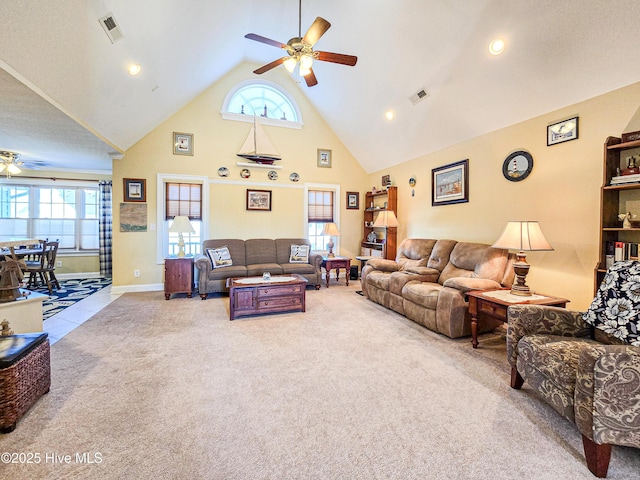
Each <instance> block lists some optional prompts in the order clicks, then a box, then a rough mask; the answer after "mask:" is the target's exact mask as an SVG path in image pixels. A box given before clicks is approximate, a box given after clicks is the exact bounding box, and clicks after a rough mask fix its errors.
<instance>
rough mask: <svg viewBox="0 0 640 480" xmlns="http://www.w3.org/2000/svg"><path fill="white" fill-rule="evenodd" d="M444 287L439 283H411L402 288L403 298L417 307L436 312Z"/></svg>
mask: <svg viewBox="0 0 640 480" xmlns="http://www.w3.org/2000/svg"><path fill="white" fill-rule="evenodd" d="M440 290H442V286H440V285H438V284H437V283H427V282H409V283H407V284H406V285H405V286H404V287H403V288H402V297H403V298H404V299H405V300H408V301H410V302H412V303H415V304H416V305H420V306H421V307H424V308H428V309H430V310H435V309H436V307H437V306H438V295H439V293H440Z"/></svg>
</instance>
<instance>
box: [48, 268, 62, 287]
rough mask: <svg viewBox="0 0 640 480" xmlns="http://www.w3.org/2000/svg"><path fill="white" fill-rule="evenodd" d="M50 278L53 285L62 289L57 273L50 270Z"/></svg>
mask: <svg viewBox="0 0 640 480" xmlns="http://www.w3.org/2000/svg"><path fill="white" fill-rule="evenodd" d="M49 280H51V285H53V286H54V288H55V289H56V290H60V282H58V279H57V278H56V274H55V273H53V272H49Z"/></svg>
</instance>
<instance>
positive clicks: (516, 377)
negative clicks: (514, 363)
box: [511, 367, 524, 390]
mask: <svg viewBox="0 0 640 480" xmlns="http://www.w3.org/2000/svg"><path fill="white" fill-rule="evenodd" d="M522 385H524V378H522V376H521V375H520V374H519V373H518V369H517V368H516V367H511V388H515V389H516V390H520V388H522Z"/></svg>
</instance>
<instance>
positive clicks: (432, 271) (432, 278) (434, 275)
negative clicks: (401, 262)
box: [405, 267, 440, 283]
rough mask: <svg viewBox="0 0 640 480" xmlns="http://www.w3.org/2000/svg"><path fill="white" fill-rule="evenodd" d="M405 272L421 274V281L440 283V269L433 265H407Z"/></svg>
mask: <svg viewBox="0 0 640 480" xmlns="http://www.w3.org/2000/svg"><path fill="white" fill-rule="evenodd" d="M405 272H407V273H415V274H416V275H420V276H421V277H422V279H421V280H420V281H421V282H433V283H438V277H439V276H440V270H438V269H437V268H432V267H407V269H406V270H405Z"/></svg>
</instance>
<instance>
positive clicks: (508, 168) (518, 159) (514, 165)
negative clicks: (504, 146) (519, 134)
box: [502, 150, 533, 182]
mask: <svg viewBox="0 0 640 480" xmlns="http://www.w3.org/2000/svg"><path fill="white" fill-rule="evenodd" d="M531 170H533V157H532V156H531V154H530V153H529V152H526V151H524V150H518V151H517V152H513V153H510V154H509V155H507V158H505V160H504V162H503V163H502V175H504V178H506V179H507V180H509V181H511V182H520V181H521V180H524V179H525V178H527V177H528V176H529V174H530V173H531Z"/></svg>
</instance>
